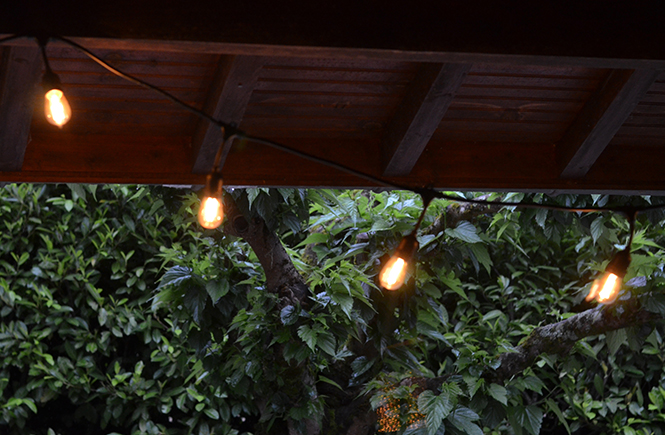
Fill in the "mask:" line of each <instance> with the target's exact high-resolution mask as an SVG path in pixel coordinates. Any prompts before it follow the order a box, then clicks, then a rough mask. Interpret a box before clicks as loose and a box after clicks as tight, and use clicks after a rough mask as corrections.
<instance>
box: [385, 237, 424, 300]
mask: <svg viewBox="0 0 665 435" xmlns="http://www.w3.org/2000/svg"><path fill="white" fill-rule="evenodd" d="M416 250H418V241H417V240H416V235H415V233H411V234H409V235H408V236H406V237H404V238H403V239H402V241H401V242H400V243H399V246H398V247H397V250H396V251H395V253H394V254H393V256H392V257H391V258H390V260H388V262H387V263H386V265H385V266H384V267H383V269H382V270H381V273H380V274H379V283H380V284H381V287H383V288H384V289H386V290H397V289H399V288H400V287H402V285H403V284H404V280H405V278H406V272H407V270H408V267H409V264H410V262H411V260H412V258H413V255H414V254H415V253H416Z"/></svg>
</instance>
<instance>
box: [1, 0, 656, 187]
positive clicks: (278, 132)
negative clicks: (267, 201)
mask: <svg viewBox="0 0 665 435" xmlns="http://www.w3.org/2000/svg"><path fill="white" fill-rule="evenodd" d="M25 3H26V4H24V3H21V5H5V6H0V34H3V35H4V36H6V35H9V34H15V33H20V34H26V35H37V34H40V35H61V36H67V37H71V39H73V40H75V41H76V42H78V43H80V44H81V45H83V46H85V47H86V48H88V49H90V50H91V51H93V52H94V53H96V54H97V55H99V56H100V57H101V58H103V59H105V60H106V61H107V62H108V63H110V64H112V65H113V66H115V67H117V68H118V69H120V70H122V71H124V72H127V73H130V74H133V75H135V76H137V77H139V78H141V79H143V80H145V81H147V82H149V83H152V84H154V85H156V86H158V87H160V88H163V89H164V90H167V91H168V92H171V93H173V94H174V95H176V96H177V97H178V98H181V99H183V100H184V101H186V102H187V103H189V104H191V105H193V106H195V107H198V108H203V109H204V110H205V111H206V112H207V113H210V114H213V115H214V116H215V117H216V118H218V119H221V120H223V121H225V122H229V123H237V124H238V125H239V127H240V129H242V130H244V131H246V132H247V133H249V134H251V135H254V136H262V137H265V138H269V139H271V140H274V141H278V142H281V143H284V144H286V145H289V146H292V147H294V148H296V149H298V150H301V151H304V152H307V153H310V154H312V155H316V156H319V157H324V158H327V159H330V160H334V161H336V162H338V163H340V164H343V165H346V166H349V167H351V168H354V169H357V170H360V171H362V172H365V173H368V174H371V175H373V176H375V177H380V178H386V179H389V180H391V181H393V182H396V183H399V184H406V185H412V186H431V187H435V188H441V189H454V190H523V191H542V192H549V193H556V192H564V191H565V192H569V191H575V192H617V193H618V192H620V193H632V194H645V193H653V194H658V193H665V167H664V165H663V163H664V162H665V72H664V71H665V48H664V47H665V44H663V41H665V31H664V30H663V28H662V27H663V26H662V24H661V23H662V22H663V21H662V19H663V18H664V16H663V13H662V12H663V8H662V7H661V8H658V7H656V6H653V7H652V6H650V9H648V8H642V9H641V10H640V11H638V12H639V13H640V14H639V15H638V16H635V11H634V10H632V11H626V10H624V9H622V8H619V7H613V6H603V7H606V9H604V10H602V11H600V10H598V9H597V8H598V7H599V6H598V5H597V4H596V3H597V2H584V4H583V5H581V6H578V7H577V9H576V10H577V14H568V13H567V12H566V11H567V9H566V8H564V6H565V4H564V6H551V5H550V6H543V5H532V4H531V3H540V2H518V3H519V6H520V8H519V10H517V8H516V9H513V10H505V9H496V6H495V8H494V9H492V8H486V9H482V8H480V7H479V5H480V3H478V2H475V3H474V2H464V3H465V5H458V4H457V3H461V2H455V4H452V5H447V4H446V3H445V2H444V3H432V4H431V5H429V6H428V5H421V6H419V7H417V8H411V9H409V8H408V7H407V5H406V4H403V3H402V4H401V5H399V6H391V5H385V4H384V3H381V2H374V1H369V2H361V3H351V2H346V1H341V2H339V3H336V4H327V5H318V4H314V5H313V4H312V3H314V2H310V3H309V4H308V5H307V6H306V7H305V8H304V9H303V5H302V4H300V3H299V2H285V3H283V4H281V5H279V6H278V5H275V3H279V2H268V1H265V0H257V4H254V5H253V7H254V8H256V9H255V10H253V11H252V10H250V9H243V7H242V6H240V5H237V4H234V5H226V4H223V5H220V4H219V3H216V6H214V7H212V8H207V9H204V8H197V9H195V10H188V9H185V8H184V7H183V6H182V4H181V2H177V3H176V2H173V4H171V3H170V2H164V1H163V2H159V3H157V2H154V4H152V5H151V4H150V3H153V2H146V4H145V5H142V6H138V8H139V9H138V10H137V9H136V7H134V8H129V5H130V4H131V3H130V2H114V5H115V6H114V7H111V6H104V5H97V4H95V5H86V4H85V3H82V4H81V5H78V8H79V9H76V7H77V6H76V5H73V6H71V5H70V6H68V8H67V9H64V10H63V9H54V8H53V6H44V5H45V4H46V3H43V2H34V1H27V2H25ZM87 3H98V2H87ZM118 3H121V4H120V6H118ZM236 3H241V2H236ZM347 3H348V4H347ZM564 3H565V2H564ZM157 5H160V7H161V8H162V9H161V10H160V11H159V13H154V11H155V10H156V9H151V7H152V6H155V8H156V7H157ZM594 5H595V6H594ZM346 7H348V9H347V8H346ZM3 8H4V9H3ZM123 8H124V9H123ZM123 10H124V11H131V12H122V11H123ZM347 10H351V11H354V12H353V13H352V14H349V13H347V12H346V11H347ZM601 12H602V13H601ZM629 12H630V13H629ZM593 13H595V14H596V16H593V15H592V14H593ZM455 14H457V15H455ZM584 16H586V17H587V18H586V19H585V18H584ZM589 17H593V19H591V18H589ZM557 33H558V34H557ZM47 53H48V57H49V61H50V64H51V67H52V68H53V70H54V71H55V72H56V73H57V74H58V75H59V76H60V79H61V81H62V83H63V87H64V90H65V93H66V95H67V97H68V99H69V101H70V104H71V106H72V110H73V116H72V120H71V121H70V122H69V123H68V124H67V125H66V126H65V127H64V128H63V129H58V128H56V127H53V126H51V125H49V124H47V123H46V121H45V119H44V116H43V108H42V103H41V100H42V98H43V97H42V96H41V95H40V93H39V92H38V91H36V89H38V88H39V82H40V80H41V74H42V72H43V65H42V60H41V57H40V55H39V51H38V48H37V46H36V44H35V42H34V40H32V39H21V40H15V41H12V42H10V43H8V44H5V45H3V46H2V61H1V62H0V98H1V99H0V181H27V182H86V183H158V184H202V182H203V179H204V174H205V173H206V172H207V171H209V170H210V168H211V166H212V160H213V158H214V155H215V153H216V151H217V147H218V146H219V144H220V142H221V133H220V132H219V131H217V129H215V128H213V127H211V126H210V125H209V124H208V123H207V122H206V121H202V120H200V119H198V118H197V117H195V116H194V115H192V114H190V113H189V112H186V111H183V110H182V109H181V108H179V107H178V106H176V105H174V104H173V103H171V102H170V101H168V100H166V99H164V98H163V97H161V96H160V95H159V94H156V93H154V92H152V91H150V90H147V89H143V88H141V87H139V86H137V85H134V84H132V83H130V82H127V81H125V80H123V79H122V78H119V77H117V76H114V75H113V74H111V73H109V72H108V71H106V70H104V69H103V68H101V67H100V66H99V65H97V64H96V63H94V62H92V61H91V60H90V59H88V58H87V57H86V56H85V55H84V54H82V53H81V52H79V51H77V50H75V49H74V48H71V47H69V46H67V45H65V44H63V43H59V42H54V43H50V44H49V45H48V47H47ZM223 174H224V180H225V184H226V185H233V186H313V187H322V186H326V187H362V186H368V185H369V183H368V182H367V181H365V180H363V179H361V178H357V177H354V176H352V175H349V174H346V173H340V172H339V171H337V170H334V169H331V168H328V167H325V166H322V165H320V164H315V163H311V162H308V161H306V160H303V159H302V158H299V157H296V156H292V155H289V154H285V153H284V152H281V151H277V150H274V149H271V148H268V147H266V146H265V145H260V144H255V143H251V142H246V143H235V144H233V146H232V148H231V150H230V152H229V153H228V155H227V156H226V158H225V161H224V166H223Z"/></svg>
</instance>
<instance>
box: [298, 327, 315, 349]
mask: <svg viewBox="0 0 665 435" xmlns="http://www.w3.org/2000/svg"><path fill="white" fill-rule="evenodd" d="M316 336H317V332H316V331H314V330H313V329H312V328H310V327H309V326H308V325H302V326H301V327H300V328H298V337H300V338H301V339H302V340H303V341H304V342H305V344H307V346H308V347H309V348H310V349H311V350H312V352H314V350H315V348H316Z"/></svg>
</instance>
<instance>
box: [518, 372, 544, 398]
mask: <svg viewBox="0 0 665 435" xmlns="http://www.w3.org/2000/svg"><path fill="white" fill-rule="evenodd" d="M523 382H524V386H525V387H526V388H527V389H529V390H531V391H535V392H536V393H538V394H540V393H541V391H542V390H543V388H544V387H545V384H543V381H541V380H540V378H537V377H535V376H527V377H526V378H524V379H523Z"/></svg>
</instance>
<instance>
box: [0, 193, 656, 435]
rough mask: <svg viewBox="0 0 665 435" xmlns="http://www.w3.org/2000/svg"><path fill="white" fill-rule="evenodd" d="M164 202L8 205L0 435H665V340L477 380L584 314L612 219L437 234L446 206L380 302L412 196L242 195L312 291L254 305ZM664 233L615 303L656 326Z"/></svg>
mask: <svg viewBox="0 0 665 435" xmlns="http://www.w3.org/2000/svg"><path fill="white" fill-rule="evenodd" d="M453 194H455V193H453ZM456 194H457V195H459V196H461V197H464V196H474V195H473V194H463V193H456ZM173 195H174V194H173V193H171V192H170V191H168V190H165V189H159V188H150V189H148V188H145V187H143V188H136V187H95V186H78V185H76V186H46V187H37V186H35V187H31V186H14V185H11V186H7V187H5V188H4V189H3V190H2V221H1V222H0V225H2V226H3V230H2V234H1V235H0V237H2V245H1V248H0V249H2V253H1V254H0V300H2V306H1V308H0V321H1V323H0V349H1V350H2V352H0V362H1V363H0V396H1V398H2V401H1V402H0V403H1V404H0V431H3V430H4V432H3V433H5V432H7V433H8V434H18V433H21V434H24V433H40V434H42V433H49V434H50V432H48V431H51V432H53V433H54V434H63V435H64V434H65V433H74V432H76V433H92V432H94V433H98V432H99V430H101V431H102V432H104V433H114V432H115V433H122V434H130V433H131V434H143V433H165V434H174V435H175V434H181V433H182V434H186V433H194V434H200V435H206V434H209V433H215V434H236V433H243V432H247V433H252V434H266V433H286V432H287V430H288V428H287V422H288V425H290V427H292V428H300V429H302V430H303V432H305V431H306V428H307V427H310V426H311V425H312V422H315V423H316V424H317V425H319V426H320V427H321V428H322V433H326V434H335V433H343V432H341V431H342V429H341V428H342V427H346V426H348V424H350V422H351V421H353V418H352V417H348V416H349V412H361V413H367V412H372V411H371V408H373V409H376V410H379V409H381V408H382V407H384V406H387V405H386V404H387V403H393V404H397V406H396V411H395V412H397V413H398V416H397V418H398V420H399V423H400V425H399V426H400V427H401V429H399V431H400V432H401V433H409V434H412V435H416V434H428V435H434V434H444V433H449V434H463V433H466V434H482V433H491V434H499V433H508V434H516V435H521V434H524V435H535V434H538V433H564V432H566V433H571V434H572V433H577V434H583V433H584V434H587V433H597V434H602V433H607V434H609V433H626V434H645V435H646V434H662V433H663V427H665V376H664V375H665V372H664V369H663V367H664V364H663V363H664V361H663V357H662V355H665V349H664V346H665V345H664V344H663V339H662V337H663V333H664V331H663V328H662V325H647V326H643V327H640V328H628V329H625V330H621V331H615V332H612V333H608V334H605V335H601V336H598V337H591V338H588V339H585V340H581V341H579V342H578V343H577V344H576V345H575V346H574V348H573V349H572V351H571V352H570V354H569V355H567V356H565V357H555V356H549V355H542V356H541V357H540V358H539V359H538V360H537V362H536V364H535V365H534V366H533V367H531V368H529V369H527V370H525V371H524V372H522V373H519V374H516V375H515V376H514V377H512V378H511V379H508V380H506V382H505V383H503V384H499V383H497V382H493V380H492V377H491V376H490V375H491V373H492V372H493V370H494V369H496V368H497V367H498V357H499V355H500V354H502V353H504V352H511V351H513V350H514V349H515V347H516V346H517V345H519V344H520V342H522V340H524V339H525V338H526V337H527V336H528V335H529V333H530V332H531V331H532V330H533V329H534V328H535V327H537V326H539V325H543V324H548V323H553V322H557V321H560V320H563V319H565V318H567V317H569V316H571V315H573V314H574V313H575V312H577V311H583V310H585V309H588V308H590V307H591V306H590V305H588V304H586V303H585V302H583V299H584V296H585V295H586V292H587V291H588V283H589V282H590V281H591V280H592V279H593V277H594V276H595V275H596V274H597V273H598V272H599V271H601V270H602V269H603V268H604V266H605V265H606V264H607V262H608V261H609V259H610V258H611V256H612V254H613V253H614V252H616V250H619V249H622V248H623V247H625V243H626V241H627V230H628V224H627V222H626V221H625V219H624V218H622V217H621V216H619V215H612V214H600V215H599V214H571V213H561V212H552V211H546V210H521V211H519V210H516V209H513V208H503V209H501V210H500V211H498V212H492V213H490V212H487V211H485V210H480V211H478V210H472V211H473V212H472V213H468V214H467V215H465V216H463V218H462V219H458V220H454V221H450V224H448V223H447V222H446V219H449V218H450V216H452V215H453V214H455V213H457V212H462V211H463V210H461V208H460V207H459V205H458V204H455V203H453V202H449V201H441V200H437V201H435V202H434V203H433V204H432V205H431V206H430V208H429V209H428V212H427V214H426V216H425V218H424V221H423V224H422V227H421V228H422V229H421V232H420V233H419V234H418V240H419V242H420V249H419V251H418V254H417V264H416V265H415V267H413V268H412V269H411V270H410V271H409V276H408V279H407V282H406V284H405V286H404V287H403V288H402V289H401V290H400V291H398V292H386V291H381V289H379V288H378V286H377V285H376V275H377V273H378V271H379V270H380V267H381V264H382V263H383V262H385V261H386V260H387V258H388V257H389V255H390V253H391V252H392V251H393V250H394V249H395V247H396V246H397V244H398V243H399V240H400V238H401V237H402V236H403V235H405V234H408V233H409V232H410V231H411V229H412V226H413V223H414V222H415V220H416V219H417V218H418V216H419V214H420V211H421V207H422V202H421V200H420V198H418V197H417V196H415V195H413V194H411V193H405V192H382V193H374V192H368V191H346V192H336V191H327V190H311V191H302V190H293V189H248V190H235V191H234V192H232V195H233V197H234V198H235V201H236V203H237V204H238V207H239V208H240V209H242V210H244V211H245V212H246V213H247V214H248V215H249V216H251V217H261V218H263V219H264V220H265V221H266V222H267V223H268V225H269V227H270V228H272V229H273V230H274V231H276V232H277V234H278V235H279V236H280V237H281V238H282V240H283V243H284V246H285V248H286V250H287V252H288V253H289V254H290V256H291V258H292V259H293V262H294V264H295V265H296V267H297V268H298V270H299V271H300V273H301V274H302V276H303V278H304V279H305V281H306V283H307V285H308V286H309V287H310V289H311V294H310V297H309V298H308V299H307V300H305V301H301V302H297V301H294V300H293V299H291V298H288V297H285V296H284V294H282V293H279V292H275V291H267V290H268V289H266V288H265V278H264V276H263V273H262V271H261V268H260V267H259V266H258V264H259V263H258V260H257V257H256V253H254V252H253V251H252V250H251V249H250V247H249V246H248V245H247V244H246V243H245V242H244V241H243V240H240V239H236V238H233V237H229V236H227V235H225V234H224V233H223V232H221V231H218V230H213V231H201V230H200V229H199V228H198V227H197V226H196V225H195V224H194V222H195V218H194V210H195V208H196V201H197V198H196V197H195V196H194V195H188V196H184V197H180V196H176V197H174V196H173ZM475 196H478V195H475ZM484 196H485V197H487V198H489V199H497V198H499V197H500V198H501V199H503V200H506V201H513V202H519V201H523V200H529V201H535V202H543V203H550V202H556V203H560V204H564V205H578V206H585V205H592V204H596V205H606V204H628V203H632V204H635V203H638V202H649V201H656V200H657V199H655V198H610V197H607V196H601V195H596V196H591V197H586V196H575V195H560V196H559V197H557V198H556V200H554V199H551V198H548V197H546V196H544V195H529V196H527V195H525V194H521V193H520V194H496V193H494V194H488V195H484ZM662 221H663V216H662V213H656V212H650V213H649V214H648V215H647V216H644V217H641V218H640V220H639V221H638V223H637V233H636V235H635V240H634V243H633V247H632V251H633V259H634V260H633V264H632V265H631V268H630V270H629V273H628V276H627V277H626V278H627V279H628V280H632V281H630V283H631V284H632V285H631V286H627V287H626V289H625V290H624V292H623V294H622V295H621V297H622V298H633V299H634V300H636V301H637V303H638V304H641V306H643V307H644V308H645V309H647V310H649V311H651V312H654V313H659V314H662V315H665V295H664V294H663V291H662V289H663V285H664V283H665V276H664V275H663V266H662V265H663V264H664V261H663V252H662V250H661V247H662V246H665V240H664V235H665V233H663V230H662V229H661V228H662V225H661V224H662ZM442 222H443V224H442ZM271 290H273V289H271ZM424 382H429V383H433V384H435V385H436V386H437V387H436V388H434V389H423V388H422V384H423V383H424ZM358 401H365V402H366V403H367V406H356V405H357V404H358V403H359V402H358ZM370 405H371V408H370ZM349 409H352V411H349ZM345 415H346V417H344V416H345ZM64 416H66V418H64ZM419 419H421V420H419ZM414 421H415V423H414ZM379 423H380V422H379ZM345 425H346V426H345ZM374 429H378V427H376V428H374Z"/></svg>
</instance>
